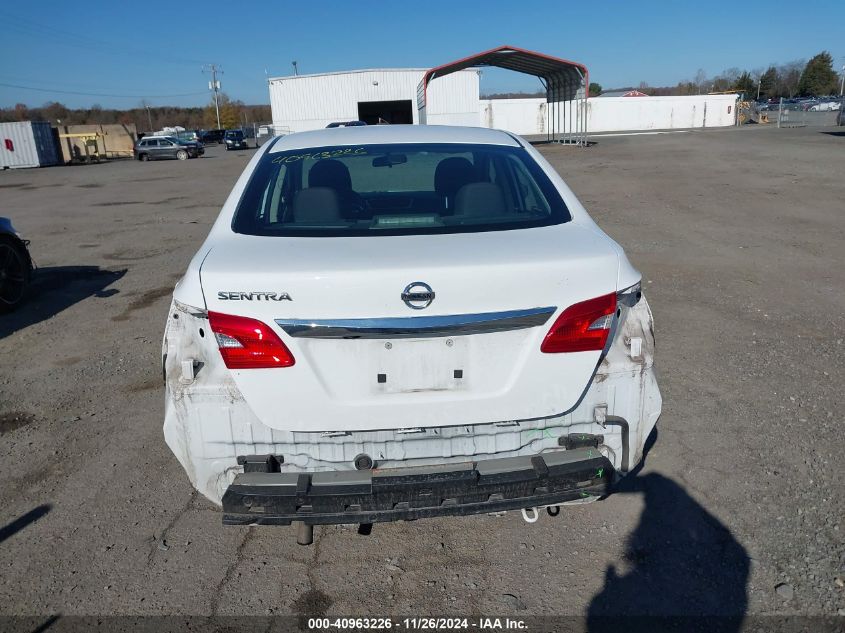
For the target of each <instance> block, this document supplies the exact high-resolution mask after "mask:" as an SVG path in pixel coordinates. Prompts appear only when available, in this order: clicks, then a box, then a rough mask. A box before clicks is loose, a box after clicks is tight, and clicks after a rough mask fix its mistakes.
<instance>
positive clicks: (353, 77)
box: [268, 68, 480, 132]
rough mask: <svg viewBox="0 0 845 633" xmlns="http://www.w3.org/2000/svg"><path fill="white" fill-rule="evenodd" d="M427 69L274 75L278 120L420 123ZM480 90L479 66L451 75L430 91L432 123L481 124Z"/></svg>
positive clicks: (296, 127) (284, 125)
mask: <svg viewBox="0 0 845 633" xmlns="http://www.w3.org/2000/svg"><path fill="white" fill-rule="evenodd" d="M425 72H426V69H425V68H377V69H363V70H353V71H346V72H331V73H320V74H314V75H295V76H292V77H275V78H271V79H269V81H268V84H269V89H270V107H271V110H272V113H273V125H274V127H275V128H277V129H285V130H289V131H290V132H303V131H305V130H314V129H319V128H324V127H326V126H327V125H329V124H330V123H337V122H345V121H355V120H360V121H364V122H366V123H368V124H376V123H393V124H396V123H417V122H418V120H417V109H416V108H415V107H414V106H415V103H414V102H415V99H416V90H417V84H418V83H419V81H420V79H421V78H422V76H423V74H424V73H425ZM478 92H479V78H478V72H477V71H475V70H464V71H463V72H457V73H454V74H452V75H451V76H450V77H448V78H446V79H445V80H444V81H442V82H439V85H438V86H437V87H436V88H435V89H434V90H433V91H432V94H431V95H430V97H431V104H430V105H431V107H430V108H429V112H428V114H429V122H430V123H440V124H445V125H472V126H477V125H478V124H479V117H480V115H479V108H480V106H479V98H478Z"/></svg>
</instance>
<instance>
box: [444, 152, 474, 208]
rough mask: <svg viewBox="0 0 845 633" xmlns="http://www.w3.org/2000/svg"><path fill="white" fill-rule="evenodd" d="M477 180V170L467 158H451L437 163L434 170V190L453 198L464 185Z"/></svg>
mask: <svg viewBox="0 0 845 633" xmlns="http://www.w3.org/2000/svg"><path fill="white" fill-rule="evenodd" d="M474 180H476V173H475V168H474V167H473V166H472V163H471V162H469V161H468V160H467V159H466V158H462V157H460V156H451V157H450V158H444V159H443V160H441V161H440V162H439V163H437V168H436V169H435V170H434V190H435V191H436V192H437V193H439V194H440V195H443V196H447V197H448V198H452V197H453V196H454V195H455V194H456V193H458V190H459V189H460V188H461V187H463V186H464V185H466V184H468V183H471V182H473V181H474Z"/></svg>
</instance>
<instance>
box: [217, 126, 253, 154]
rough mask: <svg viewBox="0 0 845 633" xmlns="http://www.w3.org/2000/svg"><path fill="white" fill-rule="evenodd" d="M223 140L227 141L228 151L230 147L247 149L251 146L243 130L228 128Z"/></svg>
mask: <svg viewBox="0 0 845 633" xmlns="http://www.w3.org/2000/svg"><path fill="white" fill-rule="evenodd" d="M223 142H224V143H226V150H227V151H228V150H230V149H247V148H248V147H249V144H248V143H247V141H246V138H245V137H244V133H243V130H226V134H225V136H224V137H223Z"/></svg>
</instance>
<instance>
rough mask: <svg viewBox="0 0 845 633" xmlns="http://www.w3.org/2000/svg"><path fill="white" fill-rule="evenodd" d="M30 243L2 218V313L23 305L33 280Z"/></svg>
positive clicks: (0, 221)
mask: <svg viewBox="0 0 845 633" xmlns="http://www.w3.org/2000/svg"><path fill="white" fill-rule="evenodd" d="M28 246H29V242H28V241H27V240H25V239H23V238H22V237H21V236H20V234H19V233H18V232H17V231H15V229H14V227H12V221H11V220H9V218H0V313H2V312H11V311H12V310H14V309H15V308H17V307H18V306H19V305H20V304H21V303H23V301H24V299H25V298H26V292H27V289H28V288H29V282H30V280H31V278H32V268H33V266H32V258H31V257H30V255H29V249H28Z"/></svg>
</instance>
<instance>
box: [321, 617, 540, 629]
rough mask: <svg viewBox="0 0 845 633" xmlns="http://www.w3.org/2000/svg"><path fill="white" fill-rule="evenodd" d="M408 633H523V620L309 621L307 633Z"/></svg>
mask: <svg viewBox="0 0 845 633" xmlns="http://www.w3.org/2000/svg"><path fill="white" fill-rule="evenodd" d="M368 629H369V630H375V631H377V630H389V629H407V630H409V631H456V630H474V631H527V630H528V626H527V624H526V622H525V621H524V620H521V619H518V618H492V617H491V618H486V617H479V618H426V617H422V618H396V619H394V618H309V619H308V630H309V631H332V630H334V631H343V630H354V631H358V630H368Z"/></svg>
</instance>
